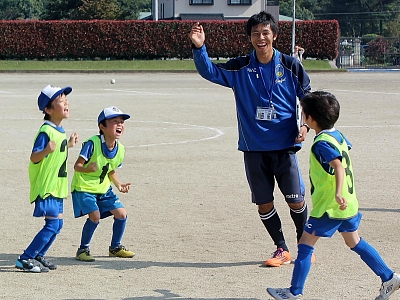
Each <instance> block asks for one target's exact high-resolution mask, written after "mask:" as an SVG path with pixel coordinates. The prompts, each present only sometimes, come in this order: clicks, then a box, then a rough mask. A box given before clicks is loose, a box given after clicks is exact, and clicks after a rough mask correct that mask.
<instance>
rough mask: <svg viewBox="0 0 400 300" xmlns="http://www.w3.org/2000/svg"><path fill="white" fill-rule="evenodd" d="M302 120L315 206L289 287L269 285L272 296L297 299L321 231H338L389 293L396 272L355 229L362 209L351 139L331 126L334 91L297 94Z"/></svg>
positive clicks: (397, 282)
mask: <svg viewBox="0 0 400 300" xmlns="http://www.w3.org/2000/svg"><path fill="white" fill-rule="evenodd" d="M301 105H302V109H303V113H304V117H305V121H306V123H307V124H308V126H310V128H311V129H314V130H315V133H316V136H315V138H314V143H313V146H312V148H311V153H310V180H311V199H312V204H313V208H312V211H311V213H310V217H309V219H308V221H307V223H306V225H305V226H304V232H303V235H302V237H301V238H300V241H299V245H298V252H297V259H296V261H295V265H294V270H293V275H292V282H291V286H290V288H283V289H282V288H278V289H275V288H268V289H267V291H268V293H269V294H270V295H271V296H272V297H273V298H274V299H301V298H302V294H303V289H304V285H305V282H306V279H307V276H308V273H309V271H310V268H311V256H312V253H313V251H314V245H315V244H316V242H317V241H318V240H319V238H321V237H332V235H333V234H334V233H335V232H336V231H339V232H340V233H341V235H342V236H343V239H344V241H345V243H346V245H347V246H348V247H349V248H350V249H351V250H352V251H354V252H355V253H357V254H358V255H359V256H360V258H361V259H362V260H363V261H364V262H365V263H366V264H367V265H368V267H370V269H371V270H372V271H373V272H374V273H375V274H376V275H377V276H379V277H380V278H381V280H382V285H381V289H380V292H379V296H377V297H376V298H375V300H384V299H389V297H390V296H391V295H392V294H393V293H394V292H395V291H396V290H398V289H399V286H400V276H399V275H397V274H396V273H394V272H393V271H392V270H391V269H390V268H389V267H388V266H387V265H386V263H385V262H384V261H383V259H382V258H381V256H380V255H379V253H378V252H377V251H376V250H375V248H374V247H372V246H371V245H370V244H368V243H367V242H366V241H365V240H364V239H362V238H360V236H359V234H358V227H359V225H360V221H361V217H362V215H361V213H360V212H359V211H358V201H357V197H356V191H355V187H354V176H353V166H352V163H351V160H350V155H349V150H350V149H351V144H350V142H349V141H348V140H347V139H346V138H345V137H344V135H343V134H342V133H341V132H339V131H338V130H336V129H335V128H334V125H335V123H336V121H337V120H338V118H339V111H340V106H339V102H338V101H337V100H336V98H335V96H334V95H332V94H331V93H328V92H323V91H317V92H313V93H311V94H308V95H307V96H305V97H304V98H303V99H301Z"/></svg>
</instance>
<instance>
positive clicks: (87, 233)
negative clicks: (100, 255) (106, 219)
mask: <svg viewBox="0 0 400 300" xmlns="http://www.w3.org/2000/svg"><path fill="white" fill-rule="evenodd" d="M97 225H99V223H94V222H93V221H92V220H90V219H89V218H87V219H86V222H85V225H83V228H82V237H81V245H80V246H79V248H81V249H84V248H89V245H90V241H91V240H92V237H93V234H94V231H95V230H96V228H97Z"/></svg>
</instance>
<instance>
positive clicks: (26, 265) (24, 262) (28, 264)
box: [15, 257, 49, 273]
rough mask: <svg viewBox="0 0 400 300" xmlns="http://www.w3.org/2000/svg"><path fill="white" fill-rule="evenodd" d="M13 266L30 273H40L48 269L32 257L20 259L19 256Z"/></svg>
mask: <svg viewBox="0 0 400 300" xmlns="http://www.w3.org/2000/svg"><path fill="white" fill-rule="evenodd" d="M15 267H16V268H17V269H20V270H23V271H27V272H32V273H41V272H48V271H49V269H48V268H46V267H45V266H43V265H42V264H41V263H39V262H37V261H35V260H34V259H21V258H19V257H18V258H17V260H16V261H15Z"/></svg>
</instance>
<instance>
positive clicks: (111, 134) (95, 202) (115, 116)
mask: <svg viewBox="0 0 400 300" xmlns="http://www.w3.org/2000/svg"><path fill="white" fill-rule="evenodd" d="M129 118H130V116H129V115H127V114H124V113H123V112H122V111H120V110H119V109H118V108H117V107H115V106H111V107H107V108H105V109H104V110H103V111H102V112H101V113H100V115H99V116H98V119H97V124H98V126H99V135H95V136H92V137H91V138H89V139H88V140H86V141H85V142H84V143H83V146H82V150H81V152H80V155H79V157H78V159H77V161H76V162H75V165H74V169H75V172H74V177H73V179H72V183H71V190H72V203H73V207H74V215H75V218H79V217H82V216H84V215H88V218H87V219H86V222H85V224H84V226H83V229H82V236H81V244H80V246H79V248H78V250H77V252H76V259H78V260H81V261H85V262H91V261H95V259H94V257H93V256H92V255H91V254H90V249H89V245H90V241H91V239H92V236H93V234H94V231H95V230H96V228H97V225H98V224H99V222H100V219H103V218H106V217H109V216H111V215H113V216H114V224H113V234H112V238H111V245H110V247H109V256H115V257H123V258H131V257H133V256H134V255H135V253H134V252H132V251H130V250H128V249H126V248H125V247H124V246H123V245H122V244H121V240H122V236H123V234H124V231H125V227H126V221H127V214H126V210H125V208H124V206H123V205H122V203H121V201H120V200H119V198H118V196H117V195H116V194H115V193H114V191H113V189H112V186H111V182H112V183H113V184H114V186H115V187H116V188H117V189H118V190H119V191H120V192H121V193H128V191H129V188H130V185H131V183H121V182H120V181H119V179H118V176H117V173H116V172H115V169H116V168H118V167H120V166H121V165H122V161H123V159H124V156H125V148H124V146H123V145H122V144H121V143H120V142H119V141H118V140H119V138H120V137H121V136H122V135H123V133H124V130H125V120H127V119H129Z"/></svg>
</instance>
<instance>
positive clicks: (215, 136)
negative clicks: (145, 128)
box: [125, 121, 224, 148]
mask: <svg viewBox="0 0 400 300" xmlns="http://www.w3.org/2000/svg"><path fill="white" fill-rule="evenodd" d="M133 122H138V123H161V124H168V125H180V126H182V125H183V126H190V127H193V128H195V129H206V130H211V131H214V132H215V134H214V135H213V136H209V137H205V138H201V139H191V140H183V141H178V142H163V143H154V144H146V145H137V146H125V148H139V147H153V146H167V145H179V144H187V143H194V142H202V141H207V140H212V139H216V138H218V137H220V136H221V135H223V134H224V132H223V131H222V130H220V129H218V128H214V127H209V126H203V125H194V124H185V123H175V122H156V121H133ZM163 129H167V128H163ZM180 129H182V128H180ZM185 129H190V128H185Z"/></svg>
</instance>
